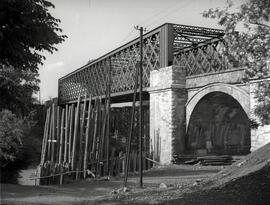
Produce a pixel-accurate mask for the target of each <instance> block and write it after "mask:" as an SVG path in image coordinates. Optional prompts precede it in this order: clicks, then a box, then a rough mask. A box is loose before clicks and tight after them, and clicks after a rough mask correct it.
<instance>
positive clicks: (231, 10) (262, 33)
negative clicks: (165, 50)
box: [203, 0, 270, 124]
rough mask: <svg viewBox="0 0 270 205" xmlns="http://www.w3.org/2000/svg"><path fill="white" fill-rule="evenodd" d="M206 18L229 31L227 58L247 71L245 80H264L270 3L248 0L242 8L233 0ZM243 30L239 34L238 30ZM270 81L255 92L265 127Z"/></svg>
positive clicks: (269, 120) (269, 57)
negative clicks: (235, 4) (214, 20)
mask: <svg viewBox="0 0 270 205" xmlns="http://www.w3.org/2000/svg"><path fill="white" fill-rule="evenodd" d="M203 16H204V17H207V18H214V19H218V23H219V24H220V25H221V26H223V27H224V28H225V36H224V38H225V41H226V43H227V45H228V47H227V50H226V56H227V57H228V59H229V60H230V61H231V62H234V64H235V62H238V66H239V67H242V68H245V71H246V76H245V78H244V80H246V81H250V80H254V79H264V78H266V77H267V76H269V73H270V72H269V70H270V1H269V0H248V1H246V2H245V3H243V4H241V5H240V7H236V6H234V5H233V3H232V2H231V1H228V2H227V6H226V7H225V8H223V9H219V8H217V9H209V10H208V11H205V12H204V14H203ZM237 30H239V31H237ZM269 87H270V81H266V80H264V81H262V82H261V83H259V85H258V88H257V89H256V91H255V98H256V99H257V101H258V106H257V107H256V108H255V114H257V116H258V117H259V119H260V121H261V123H262V124H270V116H269V112H270V110H269V108H270V100H269V98H270V93H269V90H268V89H269Z"/></svg>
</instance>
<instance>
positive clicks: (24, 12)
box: [0, 0, 66, 112]
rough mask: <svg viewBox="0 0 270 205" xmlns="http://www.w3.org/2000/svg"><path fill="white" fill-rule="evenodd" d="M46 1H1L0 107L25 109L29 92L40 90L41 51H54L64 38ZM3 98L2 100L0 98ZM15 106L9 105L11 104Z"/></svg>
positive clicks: (42, 58)
mask: <svg viewBox="0 0 270 205" xmlns="http://www.w3.org/2000/svg"><path fill="white" fill-rule="evenodd" d="M50 8H54V5H53V4H52V3H50V2H48V1H46V0H24V1H21V0H1V2H0V97H1V104H0V108H2V109H3V108H8V109H11V110H12V111H15V112H17V111H18V109H19V110H20V111H22V110H24V112H25V110H26V111H27V107H28V104H29V102H32V94H33V92H36V91H38V90H39V86H38V83H39V79H38V66H39V65H40V64H43V60H45V57H44V55H42V52H44V51H47V52H50V53H53V52H54V51H56V50H57V48H56V47H55V46H56V45H57V44H59V43H62V42H63V41H64V39H65V38H66V36H65V35H60V34H59V33H61V32H62V30H61V29H60V28H59V25H58V24H59V22H60V20H59V19H56V18H54V17H53V16H52V15H51V14H50V13H49V9H50ZM2 99H4V100H3V101H2ZM11 103H13V104H14V105H13V106H11V105H10V104H11Z"/></svg>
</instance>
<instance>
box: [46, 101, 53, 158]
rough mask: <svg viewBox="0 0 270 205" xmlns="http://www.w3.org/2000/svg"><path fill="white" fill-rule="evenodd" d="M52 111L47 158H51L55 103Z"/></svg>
mask: <svg viewBox="0 0 270 205" xmlns="http://www.w3.org/2000/svg"><path fill="white" fill-rule="evenodd" d="M51 110H52V112H51V119H50V132H49V140H48V153H47V154H48V155H47V159H48V160H51V144H52V132H53V114H54V113H53V104H52V108H51Z"/></svg>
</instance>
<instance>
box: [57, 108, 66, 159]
mask: <svg viewBox="0 0 270 205" xmlns="http://www.w3.org/2000/svg"><path fill="white" fill-rule="evenodd" d="M64 121H65V110H64V109H63V110H62V116H61V132H60V144H59V158H58V163H59V164H61V163H62V153H63V151H62V150H63V137H64Z"/></svg>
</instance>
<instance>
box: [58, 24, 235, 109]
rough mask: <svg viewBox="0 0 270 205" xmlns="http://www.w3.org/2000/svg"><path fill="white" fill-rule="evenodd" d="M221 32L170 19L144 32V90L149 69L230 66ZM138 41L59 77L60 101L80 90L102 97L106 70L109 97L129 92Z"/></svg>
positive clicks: (195, 71) (189, 71) (198, 70)
mask: <svg viewBox="0 0 270 205" xmlns="http://www.w3.org/2000/svg"><path fill="white" fill-rule="evenodd" d="M223 36H224V31H223V30H219V29H211V28H204V27H194V26H187V25H179V24H171V23H165V24H163V25H161V26H159V27H157V28H155V29H153V30H152V31H150V32H148V33H146V34H144V36H143V41H144V42H143V90H144V91H147V88H148V87H149V86H150V83H149V78H150V71H152V70H158V69H159V68H162V67H166V66H170V65H177V66H180V67H184V68H185V69H186V75H187V76H192V75H200V74H204V73H212V72H220V71H223V70H227V69H231V66H230V65H229V64H228V61H227V59H226V57H225V55H224V52H225V46H226V45H225V42H224V40H223ZM139 44H140V40H139V38H136V39H134V40H132V41H130V42H129V43H127V44H125V45H123V46H121V47H119V48H117V49H115V50H113V51H111V52H109V53H107V54H106V55H104V56H102V57H100V58H98V59H96V60H94V61H92V62H90V63H88V64H87V65H85V66H83V67H81V68H79V69H77V70H75V71H73V72H71V73H70V74H68V75H66V76H64V77H62V78H60V79H59V88H58V92H59V93H58V97H59V104H66V103H72V102H74V101H75V100H76V99H77V98H78V96H79V95H80V94H83V93H87V94H91V95H92V96H93V98H95V97H97V96H103V97H104V96H105V93H106V88H107V82H108V76H109V75H108V74H109V73H111V76H110V77H111V82H112V83H111V86H110V87H111V95H112V97H116V96H124V95H128V94H131V93H132V92H133V89H134V85H135V82H134V75H135V72H136V65H137V64H138V63H139V59H140V56H139ZM109 69H110V72H108V71H109Z"/></svg>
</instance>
